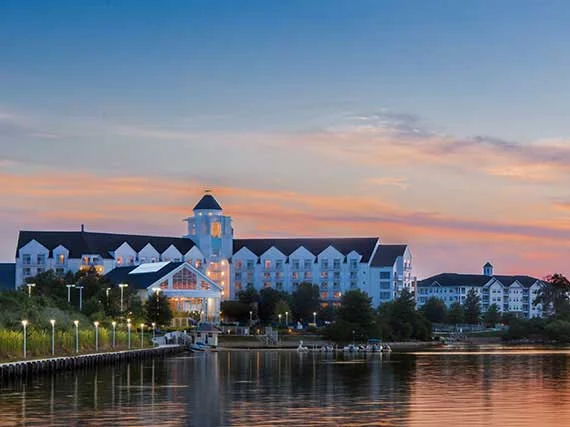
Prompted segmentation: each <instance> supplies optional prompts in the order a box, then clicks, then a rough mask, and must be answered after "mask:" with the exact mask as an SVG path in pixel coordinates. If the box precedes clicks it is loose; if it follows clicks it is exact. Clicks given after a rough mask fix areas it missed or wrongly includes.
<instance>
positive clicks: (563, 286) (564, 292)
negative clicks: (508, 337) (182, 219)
mask: <svg viewBox="0 0 570 427" xmlns="http://www.w3.org/2000/svg"><path fill="white" fill-rule="evenodd" d="M569 293H570V282H569V281H568V279H567V278H566V277H564V276H563V275H562V274H553V275H552V276H549V277H548V278H547V279H546V281H545V282H544V283H543V285H542V286H541V288H540V291H539V292H538V295H537V297H536V298H535V300H534V301H533V304H534V305H538V304H542V307H543V310H544V312H545V314H546V315H548V316H554V315H557V316H568V315H569V314H570V299H569V298H570V296H569Z"/></svg>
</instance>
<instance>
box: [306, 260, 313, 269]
mask: <svg viewBox="0 0 570 427" xmlns="http://www.w3.org/2000/svg"><path fill="white" fill-rule="evenodd" d="M312 263H313V261H311V260H310V259H306V260H305V262H304V267H305V270H310V269H311V264H312Z"/></svg>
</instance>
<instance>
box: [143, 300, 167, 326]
mask: <svg viewBox="0 0 570 427" xmlns="http://www.w3.org/2000/svg"><path fill="white" fill-rule="evenodd" d="M144 314H145V320H146V322H147V323H156V324H157V326H169V325H170V322H171V321H172V309H171V308H170V304H169V303H168V299H167V297H166V295H164V294H162V293H155V294H153V295H149V297H148V299H147V300H146V302H145V305H144Z"/></svg>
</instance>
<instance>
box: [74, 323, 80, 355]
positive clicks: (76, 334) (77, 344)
mask: <svg viewBox="0 0 570 427" xmlns="http://www.w3.org/2000/svg"><path fill="white" fill-rule="evenodd" d="M73 324H74V325H75V352H76V353H79V320H74V321H73Z"/></svg>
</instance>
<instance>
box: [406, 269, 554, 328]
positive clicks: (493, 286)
mask: <svg viewBox="0 0 570 427" xmlns="http://www.w3.org/2000/svg"><path fill="white" fill-rule="evenodd" d="M542 285H543V281H542V280H540V279H537V278H535V277H530V276H522V275H515V276H508V275H496V274H494V273H493V266H492V265H491V263H486V264H485V265H484V266H483V274H458V273H442V274H438V275H436V276H432V277H428V278H427V279H424V280H421V281H419V282H418V284H417V296H416V302H417V306H418V307H421V306H422V305H424V304H425V303H426V302H427V300H428V299H429V298H432V297H436V298H439V299H440V300H442V301H443V302H444V303H445V304H446V305H447V307H448V308H449V307H450V306H451V304H453V303H454V302H458V303H460V304H463V303H464V302H465V298H466V297H467V294H468V293H469V291H470V290H471V289H473V290H475V292H476V293H477V295H479V297H480V300H481V312H482V313H484V312H486V311H487V310H488V309H489V307H490V306H491V305H493V304H495V305H496V306H497V309H498V311H499V312H501V313H507V312H510V313H514V314H515V315H517V316H519V317H525V318H527V319H529V318H532V317H541V316H542V306H541V305H540V304H537V305H535V304H534V300H535V299H536V297H537V296H538V293H539V291H540V288H541V286H542Z"/></svg>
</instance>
